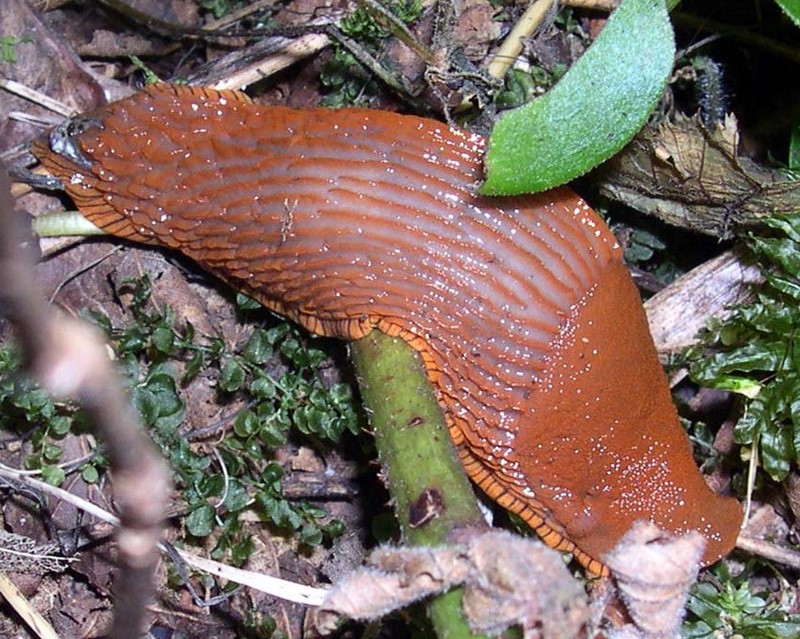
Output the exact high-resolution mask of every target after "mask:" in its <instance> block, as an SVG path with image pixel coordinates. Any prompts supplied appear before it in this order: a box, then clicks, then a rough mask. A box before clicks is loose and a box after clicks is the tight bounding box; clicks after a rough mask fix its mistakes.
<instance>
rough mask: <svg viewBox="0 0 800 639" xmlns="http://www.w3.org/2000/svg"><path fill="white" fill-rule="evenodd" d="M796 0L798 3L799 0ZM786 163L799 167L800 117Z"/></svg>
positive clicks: (793, 167)
mask: <svg viewBox="0 0 800 639" xmlns="http://www.w3.org/2000/svg"><path fill="white" fill-rule="evenodd" d="M796 1H797V3H798V4H800V0H796ZM786 165H787V166H788V167H789V168H790V169H792V170H794V171H796V170H798V169H800V118H798V119H797V120H795V121H794V123H793V124H792V130H791V132H790V133H789V159H788V160H787V162H786Z"/></svg>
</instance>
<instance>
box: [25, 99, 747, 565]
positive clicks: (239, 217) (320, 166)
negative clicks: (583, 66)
mask: <svg viewBox="0 0 800 639" xmlns="http://www.w3.org/2000/svg"><path fill="white" fill-rule="evenodd" d="M90 121H91V122H97V123H98V126H88V127H82V130H80V131H73V132H71V133H70V134H69V135H68V143H67V144H66V145H61V146H53V145H50V146H48V144H47V141H44V140H43V141H39V142H38V143H37V144H36V145H35V147H34V152H35V153H36V154H37V155H38V157H39V158H40V160H41V162H42V163H43V164H44V166H45V167H46V168H47V169H48V170H49V171H51V172H52V173H54V174H55V175H57V176H58V177H60V178H61V179H62V181H63V182H64V184H65V186H66V188H67V190H68V192H69V194H70V195H71V197H72V198H73V199H74V200H75V203H76V204H77V206H78V207H79V209H80V210H81V212H82V213H83V214H84V215H85V216H86V217H87V218H88V219H89V220H90V221H91V222H93V223H94V224H96V225H97V226H99V227H101V228H103V229H105V230H107V231H108V232H109V233H111V234H113V235H116V236H118V237H122V238H127V239H130V240H132V241H136V242H144V243H148V244H153V245H158V246H163V247H166V248H170V249H174V250H177V251H180V252H181V253H183V254H185V255H186V256H188V257H190V258H191V259H193V260H195V261H197V263H198V264H200V265H201V266H203V267H204V268H206V269H207V270H209V271H210V272H212V273H214V274H215V275H217V276H219V277H220V278H222V279H223V280H225V281H227V282H228V283H230V284H231V285H232V286H234V287H235V288H237V289H240V290H243V291H245V292H247V293H248V294H249V295H251V296H253V297H255V298H256V299H258V300H259V301H260V302H262V303H263V304H265V305H266V306H268V307H269V308H271V309H273V310H275V311H277V312H279V313H282V314H284V315H287V316H288V317H290V318H292V319H294V320H296V321H298V322H299V323H301V324H302V325H303V326H305V327H306V328H308V329H309V330H311V331H313V332H315V333H318V334H322V335H329V336H336V337H341V338H345V339H358V338H360V337H363V336H364V335H366V334H367V333H369V332H370V331H371V330H373V329H378V330H381V331H383V332H386V333H388V334H390V335H398V336H400V337H402V338H403V339H404V340H406V341H407V342H409V344H411V345H412V346H413V347H414V348H415V349H416V350H417V351H418V352H419V353H420V355H421V357H422V360H423V362H424V365H425V367H426V370H427V371H428V375H429V377H430V379H431V382H432V383H433V385H434V388H435V391H436V393H437V397H438V399H439V402H440V403H441V405H442V407H443V409H444V411H445V413H446V416H447V420H448V423H449V425H450V430H451V435H452V439H453V441H454V442H455V444H456V445H457V447H458V449H459V455H460V457H461V460H462V462H463V464H464V466H465V468H466V469H467V472H468V473H469V474H470V476H471V477H472V478H473V479H474V480H475V482H476V483H477V484H478V485H479V486H480V487H481V488H482V489H483V490H485V491H486V492H487V494H489V495H490V496H491V497H492V498H494V499H496V500H497V501H498V503H500V504H501V505H503V506H504V507H506V508H508V509H509V510H511V511H513V512H516V513H518V514H520V516H522V517H523V518H524V519H525V520H526V521H528V522H529V523H530V524H531V526H532V527H533V528H534V529H535V530H536V531H537V532H538V533H539V534H540V535H542V537H543V539H544V540H545V541H546V542H547V543H548V544H550V545H552V546H553V547H556V548H559V549H564V550H570V551H572V552H574V553H575V556H576V557H577V558H578V559H579V560H580V561H581V562H582V563H583V564H584V565H585V566H586V567H587V568H588V569H589V570H590V571H591V572H595V573H601V572H604V571H605V568H604V566H603V563H602V562H603V555H604V554H605V553H606V552H608V551H609V550H610V549H611V548H612V547H613V546H614V545H615V544H616V543H617V541H619V539H620V538H621V537H622V536H623V535H624V533H625V532H627V530H628V528H630V526H631V525H632V523H633V522H634V521H635V520H637V519H650V520H652V521H654V522H655V523H656V524H657V525H659V526H661V527H662V528H663V529H665V530H667V531H670V532H675V533H681V532H684V531H686V530H690V529H695V530H699V531H700V532H701V533H703V535H704V536H705V537H706V539H707V540H708V544H707V548H706V553H705V555H704V561H705V562H706V563H710V562H713V561H715V560H716V559H718V558H719V557H720V556H722V555H723V554H725V553H726V552H728V551H729V550H730V549H731V548H732V547H733V544H734V543H735V539H736V535H737V532H738V523H739V521H740V519H741V511H740V509H739V507H738V504H736V502H735V501H733V500H731V499H727V498H723V497H719V496H717V495H715V494H714V493H713V492H712V491H710V490H709V489H708V487H707V486H706V485H705V483H704V481H703V478H702V476H701V475H700V473H699V471H698V470H697V468H696V466H695V465H694V462H693V460H692V456H691V451H690V448H689V443H688V439H687V437H686V435H685V434H684V433H683V431H682V430H681V428H680V425H679V423H678V420H677V415H676V413H675V409H674V407H673V406H672V403H671V398H670V394H669V389H668V387H667V384H666V381H665V379H664V376H663V373H662V371H661V369H660V367H659V365H658V359H657V357H656V354H655V350H654V347H653V345H652V340H651V338H650V336H649V333H648V330H647V324H646V322H645V319H644V313H643V310H642V307H641V303H640V300H639V297H638V294H637V291H636V289H635V287H634V286H633V284H632V282H631V280H630V277H629V276H628V274H627V271H626V269H625V267H624V265H623V264H622V261H621V251H620V248H619V246H618V245H617V242H616V240H615V238H614V236H613V235H612V234H611V233H610V231H609V230H608V229H607V227H606V226H605V224H604V223H603V222H602V220H601V219H600V218H599V217H598V216H597V215H596V214H595V213H594V212H593V211H592V210H591V209H590V208H589V207H588V206H587V205H586V204H585V203H584V202H583V201H582V200H581V199H580V198H579V197H577V196H576V195H575V194H573V193H572V192H571V191H569V190H567V189H565V188H561V189H555V190H553V191H550V192H547V193H543V194H539V195H531V196H526V197H515V198H486V197H481V196H479V195H476V194H475V191H474V186H475V185H476V184H477V183H478V182H479V181H480V179H481V177H482V160H483V154H484V147H485V142H484V140H483V139H482V138H480V137H479V136H477V135H473V134H470V133H467V132H464V131H460V130H456V129H451V128H448V127H446V126H445V125H443V124H440V123H438V122H434V121H431V120H426V119H422V118H417V117H412V116H400V115H397V114H393V113H386V112H378V111H368V110H360V109H346V110H341V111H330V110H324V109H314V110H292V109H287V108H282V107H264V106H260V105H257V104H254V103H252V101H250V100H249V99H248V98H247V97H246V96H244V95H243V94H240V93H238V92H233V91H213V90H211V89H197V88H191V87H178V86H170V85H156V86H153V87H150V88H148V89H146V90H144V91H142V92H140V93H138V94H137V95H135V96H133V97H132V98H129V99H127V100H123V101H120V102H117V103H115V104H111V105H109V106H108V107H106V108H104V109H103V110H101V111H100V112H98V113H96V114H92V115H91V120H90ZM62 137H63V136H62Z"/></svg>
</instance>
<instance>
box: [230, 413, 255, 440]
mask: <svg viewBox="0 0 800 639" xmlns="http://www.w3.org/2000/svg"><path fill="white" fill-rule="evenodd" d="M257 430H258V417H257V416H256V414H255V413H254V412H253V411H251V410H249V409H243V410H240V411H239V414H238V415H237V416H236V419H235V420H234V422H233V432H234V433H236V434H237V435H238V436H239V437H242V438H244V439H246V438H248V437H250V435H252V434H253V433H255V432H256V431H257Z"/></svg>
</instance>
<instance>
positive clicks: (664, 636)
mask: <svg viewBox="0 0 800 639" xmlns="http://www.w3.org/2000/svg"><path fill="white" fill-rule="evenodd" d="M704 545H705V540H704V539H703V537H702V535H700V534H699V533H697V532H695V531H691V532H689V533H687V534H685V535H683V536H681V537H673V536H670V535H668V534H667V533H665V532H664V531H662V530H660V529H659V528H657V527H656V526H655V525H653V524H652V523H650V522H646V521H639V522H636V523H635V524H634V526H633V528H631V530H630V532H628V534H627V535H625V536H624V537H623V538H622V540H621V541H620V542H619V544H617V546H616V547H615V548H614V550H612V551H611V552H610V553H608V554H607V555H606V557H605V559H606V564H607V565H608V567H609V568H610V569H611V574H612V575H613V577H614V578H615V579H616V582H617V587H618V589H619V592H620V594H621V596H622V599H623V601H624V602H625V606H626V607H627V609H628V612H629V613H630V616H631V618H632V619H633V621H634V623H635V624H636V627H637V629H638V630H639V631H640V632H639V635H638V636H639V637H646V638H647V639H672V638H673V637H677V636H678V630H679V628H680V624H681V620H682V619H683V609H684V607H685V605H686V599H687V597H688V595H689V588H690V587H691V585H692V584H693V583H694V582H695V580H696V579H697V572H698V569H699V566H700V564H699V562H700V557H701V556H702V554H703V547H704Z"/></svg>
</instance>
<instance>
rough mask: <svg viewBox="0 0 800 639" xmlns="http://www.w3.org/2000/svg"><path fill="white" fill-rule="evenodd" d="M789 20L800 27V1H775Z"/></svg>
mask: <svg viewBox="0 0 800 639" xmlns="http://www.w3.org/2000/svg"><path fill="white" fill-rule="evenodd" d="M775 2H776V4H777V5H778V6H779V7H780V8H781V9H783V12H784V13H785V14H786V15H787V16H789V19H790V20H791V21H792V22H794V23H795V25H796V26H798V27H800V0H775Z"/></svg>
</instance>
